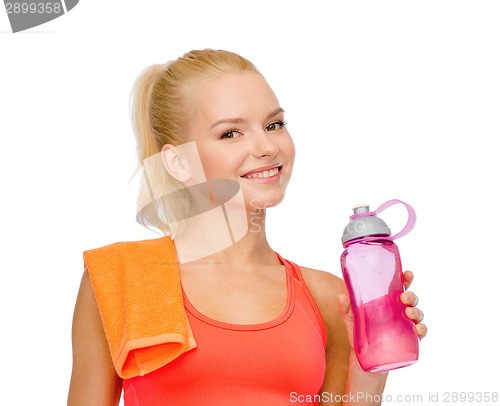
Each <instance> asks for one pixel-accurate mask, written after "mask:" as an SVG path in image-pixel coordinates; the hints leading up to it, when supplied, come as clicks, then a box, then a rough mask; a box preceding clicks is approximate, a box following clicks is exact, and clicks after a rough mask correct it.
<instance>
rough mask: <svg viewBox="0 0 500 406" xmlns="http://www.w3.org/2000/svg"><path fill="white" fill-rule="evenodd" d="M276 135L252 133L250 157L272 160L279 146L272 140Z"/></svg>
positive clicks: (262, 132)
mask: <svg viewBox="0 0 500 406" xmlns="http://www.w3.org/2000/svg"><path fill="white" fill-rule="evenodd" d="M274 137H276V135H274V134H272V133H269V132H267V131H262V130H261V131H258V132H257V133H254V136H253V137H252V138H253V146H252V155H253V156H254V157H255V158H266V157H270V158H274V157H275V156H276V154H277V153H278V151H279V146H278V144H277V142H276V140H275V139H274Z"/></svg>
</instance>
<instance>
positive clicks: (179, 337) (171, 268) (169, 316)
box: [83, 237, 196, 378]
mask: <svg viewBox="0 0 500 406" xmlns="http://www.w3.org/2000/svg"><path fill="white" fill-rule="evenodd" d="M83 258H84V262H85V266H86V267H87V269H88V271H89V275H90V279H91V281H92V287H93V289H94V295H95V297H96V301H97V305H98V307H99V312H100V314H101V319H102V323H103V326H104V331H105V333H106V338H107V340H108V344H109V348H110V351H111V356H112V359H113V363H114V365H115V368H116V371H117V373H118V375H119V376H120V377H122V378H131V377H134V376H138V375H141V376H142V375H144V374H147V373H148V372H151V371H154V370H155V369H158V368H160V367H162V366H163V365H165V364H167V363H168V362H170V361H172V360H173V359H175V358H177V357H178V356H179V355H181V354H183V353H184V352H187V351H189V350H191V349H193V348H195V347H196V342H195V340H194V337H193V333H192V331H191V327H190V326H189V322H188V320H187V316H186V312H185V309H184V301H183V297H182V290H181V285H180V279H179V269H178V265H177V258H176V252H175V246H174V243H173V241H172V240H171V239H170V237H162V238H158V239H153V240H143V241H131V242H118V243H114V244H111V245H107V246H104V247H101V248H96V249H92V250H88V251H84V253H83Z"/></svg>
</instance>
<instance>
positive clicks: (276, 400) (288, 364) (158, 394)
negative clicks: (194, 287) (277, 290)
mask: <svg viewBox="0 0 500 406" xmlns="http://www.w3.org/2000/svg"><path fill="white" fill-rule="evenodd" d="M278 257H279V259H280V260H281V262H282V263H283V265H285V269H286V275H287V288H288V298H287V303H286V306H285V309H284V311H283V312H282V314H281V315H280V316H278V317H277V318H275V319H274V320H271V321H268V322H265V323H260V324H248V325H247V324H230V323H224V322H220V321H217V320H213V319H211V318H209V317H207V316H205V315H203V314H201V313H200V312H198V311H197V310H196V309H195V308H194V307H193V306H192V304H191V303H190V302H189V299H188V298H187V297H186V295H185V294H184V303H185V308H186V310H187V315H188V320H189V323H190V325H191V328H192V330H193V334H194V336H195V338H196V342H197V344H198V346H197V348H195V349H194V350H191V351H189V352H187V353H185V354H183V355H181V356H180V357H179V358H177V359H175V360H173V361H172V362H170V363H168V364H167V365H165V366H163V367H162V368H160V369H158V370H156V371H153V372H150V373H149V374H146V375H144V376H137V377H134V378H131V379H125V380H123V390H124V400H125V406H157V405H189V406H191V405H214V406H215V405H216V406H225V405H231V406H234V405H239V406H244V405H252V406H254V405H260V406H267V405H269V406H279V405H289V404H291V403H296V402H297V399H302V400H304V401H302V402H301V404H308V405H317V404H318V401H317V398H318V397H319V396H314V395H318V394H319V392H320V389H321V386H322V384H323V379H324V375H325V368H326V362H325V348H326V344H325V343H326V332H325V326H324V323H323V319H322V317H321V315H320V313H319V310H318V308H317V306H316V303H315V302H314V300H313V298H312V296H311V294H310V293H309V291H308V289H307V287H306V285H305V282H304V279H303V278H302V274H301V272H300V268H299V267H298V266H297V265H296V264H294V263H292V262H290V261H287V260H285V259H283V258H281V257H280V256H279V255H278ZM307 400H311V401H310V402H309V403H307Z"/></svg>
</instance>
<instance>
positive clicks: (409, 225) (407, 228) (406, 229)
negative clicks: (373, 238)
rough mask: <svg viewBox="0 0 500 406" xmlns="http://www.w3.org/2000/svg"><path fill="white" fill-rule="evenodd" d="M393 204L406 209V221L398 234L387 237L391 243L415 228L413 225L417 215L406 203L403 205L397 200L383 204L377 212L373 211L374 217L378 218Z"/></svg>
mask: <svg viewBox="0 0 500 406" xmlns="http://www.w3.org/2000/svg"><path fill="white" fill-rule="evenodd" d="M395 204H403V205H404V206H405V207H406V210H407V211H408V221H407V222H406V225H405V226H404V227H403V229H402V230H401V231H400V232H399V233H397V234H395V235H391V236H389V237H387V238H388V239H389V240H392V241H394V240H396V239H398V238H401V237H404V236H405V235H406V234H408V233H409V232H410V231H411V230H413V227H415V223H416V221H417V213H415V210H414V209H413V207H411V206H410V205H409V204H408V203H405V202H403V201H401V200H398V199H392V200H389V201H387V202H385V203H383V204H382V205H381V206H380V207H379V208H378V209H377V210H375V211H374V213H375V215H376V216H378V215H379V213H381V212H383V211H384V210H385V209H387V208H389V207H391V206H394V205H395Z"/></svg>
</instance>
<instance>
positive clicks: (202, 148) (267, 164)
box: [69, 50, 426, 405]
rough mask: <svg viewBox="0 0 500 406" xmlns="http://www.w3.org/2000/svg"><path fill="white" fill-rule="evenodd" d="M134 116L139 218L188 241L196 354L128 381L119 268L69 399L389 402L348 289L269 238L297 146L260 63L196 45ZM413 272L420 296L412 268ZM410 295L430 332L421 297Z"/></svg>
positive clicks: (86, 303)
mask: <svg viewBox="0 0 500 406" xmlns="http://www.w3.org/2000/svg"><path fill="white" fill-rule="evenodd" d="M132 113H133V120H134V127H135V133H136V137H137V145H138V153H139V162H140V164H142V165H143V180H144V182H143V184H142V185H143V187H142V189H141V191H140V197H139V205H138V206H139V214H138V216H137V219H138V221H139V222H141V223H142V224H144V225H146V226H154V227H156V228H157V229H160V230H161V231H162V232H163V233H165V234H167V235H168V234H170V235H171V236H172V237H174V244H175V250H176V256H177V266H178V275H179V277H180V283H181V285H182V295H183V300H184V307H185V309H186V311H185V313H186V317H187V320H188V323H189V326H190V328H191V329H192V334H193V336H194V339H195V340H196V344H195V345H194V346H196V348H193V349H189V350H187V351H186V352H185V353H183V354H181V355H179V356H178V357H177V358H175V359H173V360H171V361H170V362H167V363H165V365H163V366H160V367H158V368H156V369H154V370H152V371H148V373H146V374H145V375H143V376H141V374H140V373H137V374H135V375H136V376H132V377H129V378H125V379H122V378H121V377H120V376H119V375H118V373H117V370H116V368H115V367H116V362H115V361H116V360H115V359H114V358H112V356H111V355H110V347H109V345H110V344H111V341H110V336H109V335H108V331H105V328H103V320H104V321H105V319H104V317H105V315H104V313H105V312H104V310H103V307H101V303H100V302H99V303H98V302H96V297H100V296H99V295H98V294H97V293H98V292H95V289H96V282H95V280H94V279H97V278H98V275H99V274H102V273H103V272H105V270H99V269H97V270H95V271H93V272H94V273H95V275H96V276H95V277H92V275H90V277H89V272H88V271H89V270H87V269H86V270H85V272H84V275H83V279H82V282H81V287H80V291H79V295H78V299H77V303H76V307H75V315H74V324H73V353H74V356H73V373H72V379H71V385H70V392H69V404H70V405H80V404H82V405H83V404H85V405H87V404H96V405H116V404H118V402H119V398H120V394H121V391H122V387H123V389H124V397H125V402H126V403H125V404H126V405H129V404H130V405H155V404H195V403H196V404H207V405H208V404H216V405H225V404H240V405H246V404H248V405H256V404H258V405H280V404H289V403H297V402H301V403H302V404H335V403H337V404H340V403H342V401H343V402H344V404H348V403H349V401H352V400H353V399H352V397H351V398H349V396H348V395H349V394H351V393H364V394H366V395H373V396H374V398H376V395H380V394H382V392H383V389H384V385H385V382H386V379H387V373H369V372H364V371H363V370H362V369H361V367H360V366H359V363H358V362H357V359H356V357H355V355H354V352H353V347H352V313H351V311H350V306H349V300H348V297H347V295H346V293H345V292H346V290H345V286H344V283H343V281H342V280H341V279H339V278H337V277H336V276H334V275H332V274H329V273H326V272H322V271H318V270H314V269H310V268H306V267H298V266H296V265H294V264H293V263H292V262H290V261H287V260H285V259H283V258H282V257H280V256H279V255H277V253H275V252H274V251H273V249H272V248H271V247H270V246H269V244H268V242H267V239H266V233H265V216H266V208H267V207H271V206H275V205H277V204H278V203H280V201H281V200H282V199H283V197H284V195H285V190H286V186H287V184H288V181H289V179H290V176H291V173H292V167H293V162H294V154H295V151H294V145H293V142H292V139H291V137H290V134H289V133H288V131H287V128H286V123H285V118H284V110H283V109H282V107H281V106H280V104H279V102H278V100H277V98H276V96H275V95H274V93H273V91H272V90H271V88H270V87H269V85H268V84H267V82H266V81H265V79H264V78H263V76H262V75H261V74H260V73H259V72H258V71H257V69H256V68H255V67H254V66H253V65H252V64H251V63H250V62H249V61H247V60H246V59H244V58H242V57H240V56H238V55H236V54H233V53H230V52H226V51H213V50H203V51H192V52H190V53H187V54H185V55H184V56H183V57H181V58H179V59H178V60H177V61H174V62H172V63H170V64H167V65H156V66H153V67H151V68H149V69H147V70H146V71H145V72H144V73H143V75H142V76H141V77H140V78H139V79H138V81H137V82H136V86H135V92H134V98H133V111H132ZM216 180H218V181H216ZM217 182H219V183H217ZM221 182H222V183H221ZM214 196H215V197H214ZM207 202H209V203H210V204H207ZM214 202H215V203H214ZM242 213H243V215H242ZM212 214H213V215H212ZM221 219H223V220H224V221H223V220H221ZM164 238H165V237H164ZM162 241H163V240H162ZM97 268H99V267H97ZM148 278H149V276H148ZM404 278H405V287H406V288H407V287H408V286H409V285H410V283H411V281H412V278H413V276H412V274H411V272H408V271H407V272H405V274H404ZM91 280H92V281H91ZM92 283H94V285H93V284H92ZM99 300H100V299H99ZM401 300H402V302H403V303H404V304H406V305H407V306H408V308H407V314H408V316H409V317H410V318H411V319H413V320H414V322H415V324H416V330H417V332H418V335H419V337H420V338H423V337H424V336H425V334H426V327H425V325H424V324H422V323H421V321H422V319H423V314H422V312H421V311H420V310H419V309H418V308H416V307H415V305H416V304H417V297H416V296H415V294H413V293H411V292H408V291H406V292H405V293H404V294H403V295H402V296H401ZM139 301H140V300H139ZM114 321H116V320H114ZM104 324H105V325H106V326H107V327H106V329H108V328H109V324H106V323H104ZM106 337H108V340H107V339H106ZM194 346H193V347H194ZM344 394H345V395H346V396H343V395H344ZM354 401H355V403H356V404H358V405H359V404H363V402H362V400H361V399H356V400H354ZM320 402H322V403H320ZM370 404H373V403H370Z"/></svg>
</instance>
